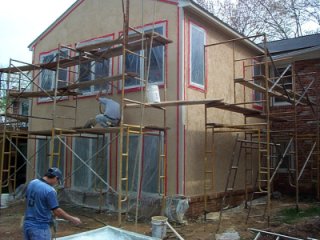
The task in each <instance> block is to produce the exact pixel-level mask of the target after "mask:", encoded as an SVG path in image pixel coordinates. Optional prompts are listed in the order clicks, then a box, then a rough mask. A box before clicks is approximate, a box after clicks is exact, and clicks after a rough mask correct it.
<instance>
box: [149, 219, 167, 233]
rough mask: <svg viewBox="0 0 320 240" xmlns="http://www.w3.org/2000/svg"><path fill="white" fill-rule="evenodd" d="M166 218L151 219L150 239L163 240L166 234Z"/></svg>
mask: <svg viewBox="0 0 320 240" xmlns="http://www.w3.org/2000/svg"><path fill="white" fill-rule="evenodd" d="M167 221H168V218H166V217H164V216H154V217H152V218H151V224H152V237H156V238H160V239H163V238H165V237H166V234H167V224H166V222H167Z"/></svg>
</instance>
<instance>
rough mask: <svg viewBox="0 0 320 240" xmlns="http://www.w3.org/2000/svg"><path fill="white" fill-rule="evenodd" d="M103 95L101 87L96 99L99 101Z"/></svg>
mask: <svg viewBox="0 0 320 240" xmlns="http://www.w3.org/2000/svg"><path fill="white" fill-rule="evenodd" d="M101 95H102V89H100V91H99V92H98V93H97V95H96V100H97V101H99V98H100V97H101Z"/></svg>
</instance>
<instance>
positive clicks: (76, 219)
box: [70, 217, 82, 225]
mask: <svg viewBox="0 0 320 240" xmlns="http://www.w3.org/2000/svg"><path fill="white" fill-rule="evenodd" d="M70 221H71V222H72V223H73V224H74V225H80V224H81V223H82V222H81V220H80V218H77V217H72V218H71V219H70Z"/></svg>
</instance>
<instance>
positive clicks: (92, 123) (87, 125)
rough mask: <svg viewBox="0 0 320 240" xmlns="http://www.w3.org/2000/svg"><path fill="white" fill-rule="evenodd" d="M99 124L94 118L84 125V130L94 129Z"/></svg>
mask: <svg viewBox="0 0 320 240" xmlns="http://www.w3.org/2000/svg"><path fill="white" fill-rule="evenodd" d="M96 124H97V121H96V120H95V119H94V118H90V119H89V120H88V121H87V122H86V124H84V126H83V127H84V128H93V127H94V126H95V125H96Z"/></svg>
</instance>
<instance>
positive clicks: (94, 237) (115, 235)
mask: <svg viewBox="0 0 320 240" xmlns="http://www.w3.org/2000/svg"><path fill="white" fill-rule="evenodd" d="M73 239H77V240H106V239H112V240H148V239H150V240H159V238H154V237H149V236H145V235H142V234H138V233H135V232H129V231H126V230H122V229H119V228H115V227H111V226H106V227H103V228H98V229H95V230H91V231H87V232H83V233H78V234H74V235H70V236H65V237H60V238H57V240H73Z"/></svg>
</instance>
